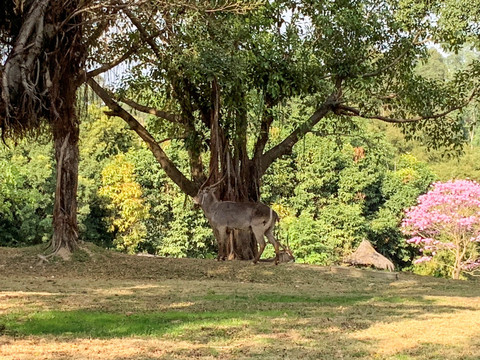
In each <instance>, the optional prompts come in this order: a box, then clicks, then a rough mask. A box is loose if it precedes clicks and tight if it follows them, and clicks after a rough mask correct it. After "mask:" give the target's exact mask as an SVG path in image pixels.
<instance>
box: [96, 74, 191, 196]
mask: <svg viewBox="0 0 480 360" xmlns="http://www.w3.org/2000/svg"><path fill="white" fill-rule="evenodd" d="M87 83H88V85H89V86H90V87H91V88H92V90H93V91H94V92H95V93H96V94H97V95H98V96H99V97H100V98H101V99H102V100H103V101H104V102H105V104H106V105H107V106H108V107H109V108H110V110H111V112H110V114H112V115H115V116H118V117H120V118H122V119H123V120H125V122H126V123H127V124H128V125H130V128H131V129H132V130H133V131H135V132H136V133H137V134H138V136H140V137H141V138H142V139H143V140H144V141H145V142H146V144H147V146H148V148H149V149H150V151H151V152H152V153H153V155H154V156H155V158H156V159H157V161H158V162H159V163H160V165H161V167H162V169H163V170H164V171H165V173H166V174H167V175H168V177H170V179H172V180H173V182H174V183H175V184H177V185H178V186H179V187H180V189H181V190H182V191H183V192H185V193H186V194H188V195H190V196H195V195H196V194H197V192H198V187H197V185H195V183H194V182H193V181H190V180H189V179H187V178H186V177H185V175H184V174H182V172H180V170H178V168H177V167H176V166H175V164H174V163H173V162H172V161H171V160H170V159H169V158H168V156H167V154H165V152H164V151H163V149H162V148H161V147H160V145H159V144H158V143H157V141H156V140H155V139H154V138H153V136H152V135H151V134H150V133H149V132H148V131H147V129H145V128H144V127H143V126H142V125H141V124H140V123H139V122H138V121H137V120H136V119H135V118H134V117H133V116H132V115H130V114H129V113H128V112H127V111H125V110H124V109H123V108H122V107H121V106H120V105H118V103H117V102H116V101H115V100H113V99H112V97H111V96H110V94H109V93H108V92H107V91H106V90H105V89H103V88H102V87H101V86H100V85H99V84H98V83H97V82H96V81H95V80H94V79H92V78H90V79H88V80H87Z"/></svg>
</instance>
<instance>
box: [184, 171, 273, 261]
mask: <svg viewBox="0 0 480 360" xmlns="http://www.w3.org/2000/svg"><path fill="white" fill-rule="evenodd" d="M222 180H223V179H222ZM222 180H221V181H222ZM217 184H218V183H216V184H214V185H212V186H208V187H205V188H201V189H200V190H199V191H198V194H197V195H196V196H195V197H194V198H193V202H194V203H195V204H197V205H200V207H201V208H202V209H203V212H204V213H205V216H206V217H207V219H208V221H209V222H210V225H211V226H212V228H213V232H214V234H215V236H216V237H217V241H218V248H219V249H218V260H220V259H221V258H223V259H224V257H225V253H226V249H227V238H228V233H227V229H230V230H231V229H238V230H250V229H251V230H252V232H253V235H254V236H255V239H256V240H257V243H258V244H259V245H260V249H259V251H258V254H257V256H256V257H255V259H254V260H253V262H254V264H256V263H257V262H258V260H259V259H260V256H261V255H262V253H263V250H264V249H265V246H266V243H265V239H264V238H263V237H264V236H266V237H267V239H268V241H270V243H271V244H272V245H273V246H274V247H275V264H278V262H279V243H278V242H277V241H276V240H275V237H274V236H273V228H274V226H275V222H277V221H278V220H279V218H278V215H277V213H276V212H275V211H273V210H272V209H271V208H269V207H268V206H267V205H265V204H262V203H253V202H235V201H219V200H218V199H217V198H216V196H215V194H214V190H215V186H216V185H217Z"/></svg>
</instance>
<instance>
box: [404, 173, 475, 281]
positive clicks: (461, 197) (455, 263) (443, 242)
mask: <svg viewBox="0 0 480 360" xmlns="http://www.w3.org/2000/svg"><path fill="white" fill-rule="evenodd" d="M402 232H403V233H404V234H405V235H408V236H409V237H410V238H409V239H408V240H407V242H408V243H410V244H414V245H416V246H418V247H419V248H420V252H421V253H422V256H421V257H420V258H418V259H416V260H415V262H414V263H415V264H420V263H425V262H429V261H431V260H432V259H434V258H435V259H437V260H439V261H446V260H445V259H451V261H449V263H448V264H444V265H447V266H448V267H449V268H450V269H451V275H452V278H454V279H458V278H459V277H460V274H461V273H463V272H467V273H474V272H475V271H476V270H477V271H478V270H480V184H479V183H477V182H475V181H472V180H453V181H448V182H445V183H441V182H437V183H434V184H433V185H432V189H431V190H430V191H429V192H427V193H426V194H424V195H421V196H419V198H418V204H417V205H416V206H413V207H411V208H409V209H407V210H406V213H405V218H404V219H403V223H402ZM442 255H443V256H442Z"/></svg>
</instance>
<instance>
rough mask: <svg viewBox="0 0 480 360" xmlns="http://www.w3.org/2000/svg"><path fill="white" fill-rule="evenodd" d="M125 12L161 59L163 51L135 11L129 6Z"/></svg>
mask: <svg viewBox="0 0 480 360" xmlns="http://www.w3.org/2000/svg"><path fill="white" fill-rule="evenodd" d="M123 12H124V13H125V15H127V17H128V18H129V19H130V21H131V22H132V24H133V25H135V27H136V28H137V29H138V31H139V32H140V37H141V38H142V39H143V41H145V42H146V43H147V44H148V45H149V46H150V48H151V49H152V51H153V52H154V54H155V55H156V56H157V58H158V59H161V58H162V53H161V51H160V49H159V48H158V46H157V44H155V41H153V38H152V37H151V36H150V35H149V34H148V32H147V31H146V30H145V28H144V27H143V25H142V24H141V23H140V21H139V20H138V19H137V17H136V16H135V15H133V13H132V12H131V11H130V9H128V8H125V9H123Z"/></svg>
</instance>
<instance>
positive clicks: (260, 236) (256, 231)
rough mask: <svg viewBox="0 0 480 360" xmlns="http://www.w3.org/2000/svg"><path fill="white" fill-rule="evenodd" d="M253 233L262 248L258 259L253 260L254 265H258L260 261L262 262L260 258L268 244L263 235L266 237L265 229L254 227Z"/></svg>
mask: <svg viewBox="0 0 480 360" xmlns="http://www.w3.org/2000/svg"><path fill="white" fill-rule="evenodd" d="M252 232H253V235H255V239H256V240H257V244H258V245H259V246H260V249H259V250H258V254H257V257H256V258H255V259H254V260H253V263H254V264H256V263H257V262H258V260H260V256H262V253H263V250H265V246H266V245H267V244H266V243H265V239H264V238H263V235H264V232H263V229H261V228H253V227H252Z"/></svg>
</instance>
